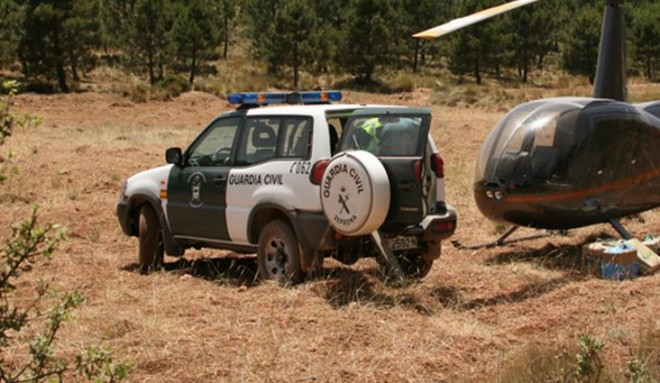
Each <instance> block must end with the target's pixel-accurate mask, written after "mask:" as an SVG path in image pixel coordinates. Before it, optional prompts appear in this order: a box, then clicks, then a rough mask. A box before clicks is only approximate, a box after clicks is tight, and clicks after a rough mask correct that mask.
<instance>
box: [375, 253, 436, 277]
mask: <svg viewBox="0 0 660 383" xmlns="http://www.w3.org/2000/svg"><path fill="white" fill-rule="evenodd" d="M396 259H397V260H398V261H399V265H400V266H401V271H403V276H404V278H406V279H422V278H424V277H425V276H427V275H428V273H429V272H430V271H431V268H432V267H433V260H432V259H424V258H423V257H422V256H421V255H407V254H406V255H401V254H398V255H396ZM377 260H378V264H379V265H380V267H381V270H382V273H383V274H384V275H386V276H391V275H394V273H393V272H392V270H391V266H390V264H389V263H388V262H387V261H386V260H384V259H382V257H380V256H378V257H377Z"/></svg>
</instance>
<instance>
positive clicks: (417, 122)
mask: <svg viewBox="0 0 660 383" xmlns="http://www.w3.org/2000/svg"><path fill="white" fill-rule="evenodd" d="M429 123H430V117H429V115H417V114H402V113H397V114H371V115H362V114H361V115H359V116H352V117H351V118H350V119H349V120H348V122H347V123H346V125H345V126H344V131H343V135H342V141H341V147H340V149H341V150H366V151H369V152H371V153H372V154H375V155H377V156H381V157H418V156H421V155H422V154H423V152H424V147H425V143H426V136H427V133H428V126H429Z"/></svg>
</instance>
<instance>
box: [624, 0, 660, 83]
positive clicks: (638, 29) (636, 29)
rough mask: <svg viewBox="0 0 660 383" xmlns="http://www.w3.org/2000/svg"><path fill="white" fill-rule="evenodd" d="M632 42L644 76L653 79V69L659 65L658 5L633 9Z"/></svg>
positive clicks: (659, 11)
mask: <svg viewBox="0 0 660 383" xmlns="http://www.w3.org/2000/svg"><path fill="white" fill-rule="evenodd" d="M633 20H634V26H633V28H631V29H632V41H633V44H634V49H633V50H634V52H635V58H636V60H637V62H639V63H640V64H641V67H642V68H643V72H644V75H645V76H646V78H648V79H649V80H654V79H655V68H657V66H658V65H660V3H658V2H655V3H647V4H643V5H641V6H640V7H637V8H635V10H634V13H633Z"/></svg>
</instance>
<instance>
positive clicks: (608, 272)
mask: <svg viewBox="0 0 660 383" xmlns="http://www.w3.org/2000/svg"><path fill="white" fill-rule="evenodd" d="M600 273H601V274H600V275H601V277H602V278H604V279H612V280H615V281H623V280H625V279H632V278H636V277H637V274H638V273H639V264H638V263H636V262H635V263H628V264H625V263H603V264H601V265H600Z"/></svg>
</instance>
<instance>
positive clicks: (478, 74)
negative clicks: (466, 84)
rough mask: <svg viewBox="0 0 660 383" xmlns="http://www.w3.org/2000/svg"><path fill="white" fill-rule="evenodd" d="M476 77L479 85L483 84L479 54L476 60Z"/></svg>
mask: <svg viewBox="0 0 660 383" xmlns="http://www.w3.org/2000/svg"><path fill="white" fill-rule="evenodd" d="M474 78H475V80H477V85H481V67H480V64H479V57H478V56H477V57H476V58H475V60H474Z"/></svg>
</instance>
